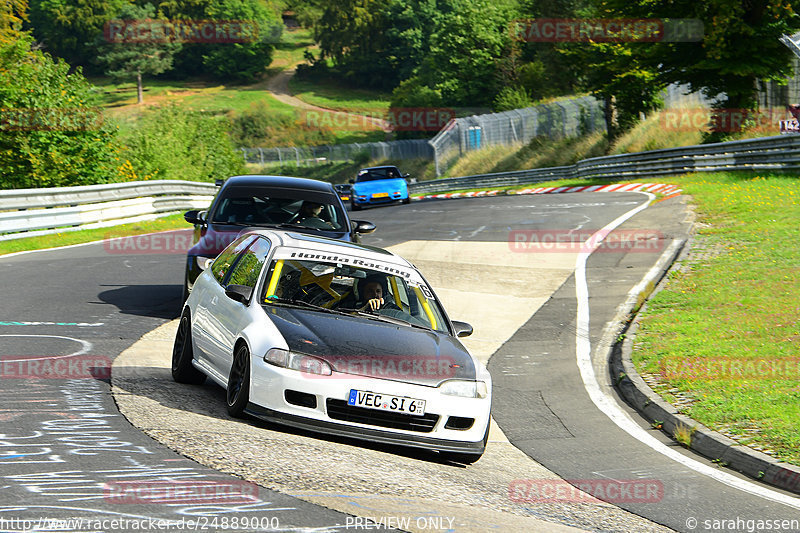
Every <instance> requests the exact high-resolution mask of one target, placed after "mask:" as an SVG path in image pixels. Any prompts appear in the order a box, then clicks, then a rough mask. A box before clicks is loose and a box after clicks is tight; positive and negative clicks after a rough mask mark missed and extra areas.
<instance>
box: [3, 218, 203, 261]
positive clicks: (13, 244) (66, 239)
mask: <svg viewBox="0 0 800 533" xmlns="http://www.w3.org/2000/svg"><path fill="white" fill-rule="evenodd" d="M191 227H192V226H191V225H190V224H189V223H187V222H186V221H185V220H184V219H183V214H175V215H170V216H167V217H163V218H157V219H155V220H146V221H142V222H135V223H132V224H123V225H121V226H114V227H110V228H96V229H85V230H76V231H63V232H61V233H53V234H50V235H41V236H39V237H25V238H21V239H13V240H7V241H0V255H5V254H10V253H14V252H23V251H27V250H44V249H46V248H55V247H58V246H69V245H71V244H83V243H87V242H94V241H100V240H103V239H108V238H112V237H122V236H125V235H141V234H143V233H153V232H156V231H167V230H173V229H190V228H191Z"/></svg>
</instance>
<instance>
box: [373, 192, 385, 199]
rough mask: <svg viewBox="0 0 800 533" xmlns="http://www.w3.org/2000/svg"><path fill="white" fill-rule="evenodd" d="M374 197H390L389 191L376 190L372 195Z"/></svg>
mask: <svg viewBox="0 0 800 533" xmlns="http://www.w3.org/2000/svg"><path fill="white" fill-rule="evenodd" d="M372 197H373V198H388V197H389V193H388V192H376V193H375V194H373V195H372Z"/></svg>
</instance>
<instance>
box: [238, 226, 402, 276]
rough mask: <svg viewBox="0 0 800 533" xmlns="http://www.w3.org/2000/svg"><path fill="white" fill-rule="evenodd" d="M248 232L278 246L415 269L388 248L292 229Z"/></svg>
mask: <svg viewBox="0 0 800 533" xmlns="http://www.w3.org/2000/svg"><path fill="white" fill-rule="evenodd" d="M248 233H255V234H258V235H264V236H265V237H271V238H272V239H273V241H278V242H277V244H278V246H287V247H292V248H305V249H306V250H308V251H314V252H323V253H341V254H349V255H356V256H359V257H364V258H367V259H374V260H378V261H383V262H386V263H394V264H397V265H402V266H408V267H411V268H415V269H416V267H414V265H413V264H411V263H410V262H409V261H407V260H406V259H403V258H402V257H400V256H399V255H397V254H395V253H393V252H390V251H389V250H385V249H383V248H378V247H376V246H369V245H367V244H361V243H355V242H347V241H340V240H337V239H329V238H327V237H322V236H317V235H307V234H305V233H297V232H294V231H282V230H271V229H263V230H254V231H248Z"/></svg>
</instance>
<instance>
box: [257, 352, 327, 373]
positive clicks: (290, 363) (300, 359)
mask: <svg viewBox="0 0 800 533" xmlns="http://www.w3.org/2000/svg"><path fill="white" fill-rule="evenodd" d="M264 361H266V362H267V363H270V364H272V365H275V366H280V367H282V368H289V369H291V370H297V371H300V372H304V373H307V374H318V375H320V376H330V375H331V374H332V373H333V369H332V368H331V365H329V364H328V363H327V362H325V361H323V360H322V359H319V358H317V357H313V356H311V355H305V354H302V353H296V352H290V351H288V350H282V349H281V348H272V349H271V350H268V351H267V353H266V355H264Z"/></svg>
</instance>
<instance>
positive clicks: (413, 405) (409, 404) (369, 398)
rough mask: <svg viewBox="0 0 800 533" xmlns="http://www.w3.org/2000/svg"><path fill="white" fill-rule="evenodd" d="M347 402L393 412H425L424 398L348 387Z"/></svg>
mask: <svg viewBox="0 0 800 533" xmlns="http://www.w3.org/2000/svg"><path fill="white" fill-rule="evenodd" d="M347 404H348V405H352V406H355V407H366V408H367V409H379V410H381V411H392V412H394V413H406V414H409V415H424V414H425V400H417V399H415V398H406V397H404V396H392V395H391V394H380V393H377V392H369V391H363V390H356V389H350V397H349V398H348V399H347Z"/></svg>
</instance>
